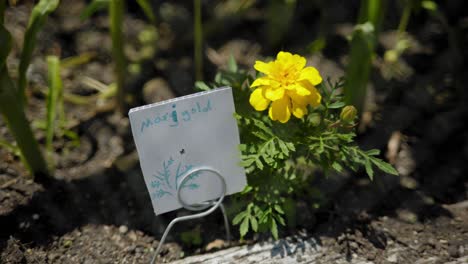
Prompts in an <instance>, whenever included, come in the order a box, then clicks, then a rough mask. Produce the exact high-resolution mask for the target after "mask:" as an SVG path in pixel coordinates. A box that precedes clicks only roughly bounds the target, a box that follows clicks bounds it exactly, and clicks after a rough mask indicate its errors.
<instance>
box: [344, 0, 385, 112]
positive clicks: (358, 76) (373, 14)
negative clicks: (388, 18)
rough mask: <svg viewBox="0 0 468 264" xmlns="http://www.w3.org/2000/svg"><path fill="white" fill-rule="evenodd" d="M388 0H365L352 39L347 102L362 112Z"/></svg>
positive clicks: (346, 92) (347, 79)
mask: <svg viewBox="0 0 468 264" xmlns="http://www.w3.org/2000/svg"><path fill="white" fill-rule="evenodd" d="M385 3H386V1H381V0H364V1H362V2H361V10H360V14H359V19H358V25H357V26H356V29H355V30H354V33H353V37H352V40H351V51H350V60H349V64H348V66H347V69H346V85H345V89H344V90H345V102H346V104H348V105H353V106H355V107H356V109H357V110H358V112H359V113H362V110H363V107H364V100H365V97H366V93H367V82H368V80H369V73H370V69H371V64H372V57H373V53H374V50H375V46H376V42H377V35H378V33H379V31H380V25H381V24H382V19H383V17H384V13H385V12H384V9H385Z"/></svg>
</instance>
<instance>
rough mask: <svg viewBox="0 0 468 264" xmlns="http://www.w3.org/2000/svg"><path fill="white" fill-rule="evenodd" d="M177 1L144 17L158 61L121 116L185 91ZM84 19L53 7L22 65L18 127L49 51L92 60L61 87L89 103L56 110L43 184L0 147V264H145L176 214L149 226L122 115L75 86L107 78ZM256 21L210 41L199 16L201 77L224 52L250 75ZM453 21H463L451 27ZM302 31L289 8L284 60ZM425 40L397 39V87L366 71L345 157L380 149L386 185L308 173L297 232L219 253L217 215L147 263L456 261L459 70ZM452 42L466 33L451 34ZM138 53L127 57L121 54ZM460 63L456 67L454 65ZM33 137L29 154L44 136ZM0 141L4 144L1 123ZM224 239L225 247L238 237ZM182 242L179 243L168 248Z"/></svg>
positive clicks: (92, 26)
mask: <svg viewBox="0 0 468 264" xmlns="http://www.w3.org/2000/svg"><path fill="white" fill-rule="evenodd" d="M180 2H181V1H175V2H173V1H171V2H169V1H167V2H164V3H163V5H161V8H159V9H158V10H159V13H158V15H159V16H158V17H161V21H160V22H159V24H158V28H159V30H160V32H159V39H158V42H157V43H158V53H157V55H156V58H155V60H154V61H151V62H146V64H145V65H143V66H142V69H143V70H142V71H141V72H140V74H139V75H138V76H136V77H134V78H132V79H131V82H132V85H131V87H133V88H132V89H133V90H134V91H135V94H137V92H136V91H139V90H140V87H143V85H144V84H145V83H150V84H151V85H149V84H148V85H146V88H145V91H144V94H143V95H142V96H138V95H137V96H135V98H134V100H135V101H134V102H135V103H136V104H144V103H150V102H153V101H155V100H161V99H167V98H170V97H173V96H178V95H184V94H187V93H190V92H192V91H193V89H192V88H191V87H193V83H194V80H193V78H192V77H191V76H192V72H193V65H192V60H191V58H192V53H191V52H190V50H191V47H192V46H191V45H192V42H191V36H186V35H185V34H184V27H185V26H184V25H186V24H187V23H189V24H190V22H191V21H192V18H191V13H190V6H188V4H187V3H180ZM208 2H210V3H211V1H208ZM338 2H339V1H338ZM84 5H85V2H84V1H72V2H70V3H66V4H63V5H61V6H60V7H59V9H58V10H57V12H56V13H54V14H53V15H52V17H51V18H50V19H49V20H48V22H47V24H46V26H45V29H44V30H43V31H42V33H41V35H40V41H38V47H37V48H36V52H35V58H36V59H35V60H33V63H32V65H31V67H30V72H29V79H30V82H31V89H30V91H29V92H30V96H29V97H30V100H29V104H28V107H27V108H26V109H27V115H28V118H29V120H32V121H37V120H43V119H44V116H45V109H44V106H45V103H44V102H45V96H44V89H45V86H46V84H45V79H44V76H45V74H46V69H45V64H44V60H45V55H46V54H49V53H50V52H51V51H53V50H57V49H59V50H60V52H61V54H62V57H69V56H76V55H78V54H83V53H85V52H88V53H92V54H95V55H93V58H92V59H91V61H90V62H89V63H86V64H81V65H78V66H76V67H75V68H73V69H67V71H66V72H65V73H63V74H64V75H65V76H64V87H65V89H66V91H67V93H71V94H75V95H80V96H85V98H86V100H88V101H89V102H88V103H84V104H73V103H70V102H67V103H66V105H65V110H66V111H65V112H66V113H67V119H68V120H69V122H68V125H69V129H70V130H71V131H73V132H74V133H76V134H77V135H78V136H79V145H78V147H73V146H71V145H70V144H72V143H73V142H72V140H70V139H65V138H61V139H57V140H56V141H55V143H54V149H55V150H56V154H55V155H56V156H55V160H56V173H55V178H54V179H53V180H51V181H49V182H44V183H36V182H34V181H32V180H30V179H28V178H27V175H28V173H27V171H26V170H25V168H24V167H23V166H22V165H21V163H20V160H19V158H18V157H16V156H14V155H13V154H12V153H11V152H9V151H7V150H6V149H4V148H1V149H0V262H1V263H116V262H118V263H148V262H149V261H150V259H151V257H152V255H153V254H154V249H155V248H156V247H157V245H158V240H159V239H160V237H161V236H162V232H163V231H164V228H165V227H166V226H167V224H168V223H169V221H170V220H171V219H173V218H174V217H176V216H181V215H185V214H188V213H189V212H185V211H183V210H179V211H176V212H171V213H167V214H164V215H162V216H158V217H156V216H155V215H154V213H153V211H152V210H153V209H152V206H151V203H150V198H149V195H148V193H147V189H146V186H145V185H144V182H143V177H142V174H141V170H140V167H139V164H138V157H137V155H136V152H135V148H134V145H133V139H132V137H131V134H130V129H129V124H128V119H127V117H125V116H121V115H118V114H117V113H114V111H113V109H114V108H115V106H114V105H113V103H112V100H101V101H100V99H99V97H97V94H98V92H97V91H96V90H93V89H91V88H89V87H88V86H87V85H86V84H84V83H83V77H90V78H93V79H95V80H97V81H99V82H102V83H105V84H109V83H111V82H112V80H113V77H112V67H111V66H112V65H111V63H110V57H111V56H110V37H109V34H108V33H107V32H108V27H107V26H106V23H107V20H108V19H107V16H106V15H105V14H99V15H98V16H96V17H93V18H91V19H89V20H87V21H85V22H81V21H80V20H77V16H78V15H79V13H80V12H81V10H82V9H83V8H84ZM348 5H349V6H346V4H343V3H341V4H339V5H337V7H336V10H335V13H334V15H335V16H336V17H332V18H330V19H332V20H334V21H332V22H334V24H333V25H334V27H333V29H332V30H330V32H331V33H329V35H327V36H326V37H327V43H329V44H328V45H327V46H326V48H325V49H324V50H323V52H322V53H321V54H320V55H317V54H316V55H313V56H310V58H309V59H310V60H311V61H312V64H314V66H315V67H316V68H318V69H319V70H320V71H321V72H322V74H323V75H324V76H341V75H342V74H343V71H344V66H343V65H344V64H343V61H345V55H346V50H347V47H348V46H347V42H346V40H345V36H344V34H345V33H346V32H348V33H349V28H350V25H352V23H353V21H355V17H354V15H353V14H354V13H353V12H352V11H353V8H351V7H352V6H353V5H352V3H350V4H348ZM460 5H461V6H463V5H465V6H466V4H460ZM260 7H261V5H260ZM328 8H331V7H330V6H328ZM134 9H135V8H134V7H133V6H132V5H130V15H128V16H127V17H126V19H125V26H126V29H125V32H126V33H125V34H126V37H127V38H128V39H130V40H133V39H136V36H135V35H136V32H138V31H140V30H142V28H144V26H145V25H146V24H145V22H143V19H142V14H140V13H138V12H137V11H135V10H134ZM348 9H349V10H348ZM461 9H463V8H461ZM171 10H172V11H171ZM174 10H175V11H174ZM447 10H448V11H447ZM447 10H446V12H447V13H450V12H453V10H452V9H450V8H449V7H447ZM169 11H171V12H169ZM260 11H261V10H260ZM260 11H259V10H258V9H256V8H253V9H252V10H251V11H249V12H250V13H248V15H246V17H247V19H246V20H239V21H240V22H239V21H238V20H235V19H233V20H232V21H230V20H227V21H226V23H225V26H226V27H227V28H225V29H224V31H223V30H220V29H216V27H213V24H214V22H213V21H215V20H214V18H213V17H211V16H214V15H213V14H212V13H209V12H208V13H209V14H208V15H207V24H209V25H211V26H212V28H213V29H211V30H212V32H215V33H216V34H215V33H210V32H208V33H207V35H208V36H207V40H206V43H205V45H206V59H205V65H206V69H205V75H206V76H207V79H208V78H209V79H211V76H212V75H213V73H214V72H215V71H216V68H217V67H218V66H219V67H223V65H224V64H225V63H226V62H227V60H228V57H229V55H230V54H232V55H233V56H234V57H235V58H236V60H237V61H238V62H239V64H240V65H241V66H242V67H248V68H251V67H252V65H253V63H254V61H255V58H261V55H268V54H273V53H274V52H272V50H275V51H276V50H277V49H278V47H275V46H274V45H266V44H261V43H264V41H263V39H262V38H263V37H264V36H263V35H262V34H261V33H262V32H263V31H262V29H261V28H260V27H256V26H253V25H256V23H258V22H259V21H260V18H259V15H258V12H260ZM29 12H30V6H28V4H24V5H19V6H18V7H16V8H9V9H8V11H7V20H6V21H7V22H6V26H7V27H8V29H9V31H10V32H12V35H13V37H14V38H15V40H16V41H17V42H18V43H21V42H19V41H20V40H21V36H22V32H23V31H24V29H25V27H26V25H27V19H28V14H29ZM458 15H459V17H460V20H462V18H464V19H465V20H466V17H467V16H466V14H458ZM392 18H393V19H395V17H391V18H389V22H388V23H390V24H391V19H392ZM316 20H317V19H315V20H314V19H310V18H309V17H308V15H307V13H306V12H305V11H303V12H302V11H301V10H298V11H297V18H296V19H294V20H293V27H292V28H294V30H291V32H289V33H288V34H289V35H287V36H288V37H289V38H288V39H289V40H288V41H285V42H284V43H283V45H285V46H284V47H285V48H286V47H287V48H288V49H290V50H294V49H297V50H301V47H304V46H306V45H307V44H308V43H309V42H310V39H307V38H306V39H304V37H302V36H303V34H302V33H301V32H302V31H301V30H304V29H306V28H312V27H313V25H315V24H316V22H317V21H316ZM233 21H234V22H233ZM236 21H237V22H236ZM438 26H440V25H439V24H438V23H437V22H435V21H434V20H433V19H430V18H428V17H425V16H424V15H420V16H417V17H416V18H415V22H414V24H413V28H410V29H409V33H410V35H411V36H412V37H413V38H414V40H415V41H416V42H417V45H414V46H413V47H415V48H413V49H411V50H410V51H409V52H408V54H407V55H406V56H404V59H403V62H404V63H405V64H406V65H405V66H401V67H409V69H411V71H410V74H397V75H396V76H394V78H393V79H391V80H389V79H385V78H384V77H383V74H382V72H383V71H385V70H386V69H387V68H385V67H386V65H384V64H383V63H381V62H380V63H379V60H377V63H376V65H374V67H373V71H372V87H371V94H370V96H369V99H368V104H369V105H370V106H371V107H370V109H371V110H372V111H368V112H366V114H365V115H364V117H365V118H364V119H363V121H362V126H364V127H365V129H364V130H363V132H362V133H361V134H360V136H359V144H360V145H361V146H362V147H363V148H364V149H369V148H379V149H381V150H383V153H386V154H387V156H386V157H387V159H388V160H389V161H390V162H391V163H392V164H393V165H394V166H395V167H396V168H397V170H398V171H399V173H400V176H399V177H395V176H389V175H383V174H381V175H376V176H375V180H374V181H370V180H368V179H367V177H366V176H365V175H364V173H361V172H359V173H356V174H353V175H350V174H343V175H330V176H329V177H324V176H323V175H321V174H320V173H318V174H317V176H319V177H317V180H316V181H315V184H316V187H317V188H318V189H320V190H322V191H323V192H324V193H323V196H322V199H321V201H320V202H321V207H320V208H319V209H315V208H313V206H312V204H311V201H312V199H309V198H307V197H304V198H303V199H298V203H297V204H296V205H295V209H296V210H297V213H296V218H295V219H294V221H292V222H291V225H289V226H287V227H284V228H283V229H282V231H281V232H280V237H281V238H282V239H281V240H279V241H271V239H270V238H269V237H268V236H266V235H254V236H250V237H248V238H247V239H246V240H244V241H242V242H232V243H230V244H229V243H227V242H226V241H224V239H225V238H224V228H223V224H222V223H223V219H222V216H221V214H220V213H219V212H216V213H214V214H213V215H210V216H208V217H206V218H205V219H202V220H194V221H191V222H189V223H184V224H178V225H176V227H175V228H174V230H173V231H172V232H171V235H170V236H169V239H168V243H167V244H165V245H164V247H163V251H162V254H161V258H162V260H163V261H164V262H169V261H173V260H179V262H176V263H201V262H203V263H205V262H206V263H209V262H210V261H211V263H235V262H237V263H239V262H241V261H244V262H259V261H265V262H268V261H270V262H275V263H276V262H285V263H295V262H306V263H347V262H350V263H466V262H468V259H467V256H468V204H467V201H468V178H467V177H466V172H467V160H468V135H467V133H466V131H468V125H467V124H466V122H465V120H467V118H468V111H467V110H468V108H467V106H466V100H467V99H468V96H467V92H466V91H465V90H466V89H460V88H459V86H458V84H459V83H466V80H467V76H463V75H457V73H463V72H466V71H467V70H468V67H467V66H468V65H467V64H466V62H464V63H462V64H460V65H459V67H461V69H455V70H454V69H453V64H452V62H453V54H452V52H451V47H450V46H449V45H448V44H447V38H448V37H447V33H444V31H441V30H440V28H438ZM461 30H462V32H461V33H463V32H464V33H466V32H467V31H468V29H467V28H466V25H465V28H462V29H461ZM463 30H464V31H463ZM226 32H236V34H235V35H231V34H228V33H226ZM210 34H211V35H210ZM312 35H313V34H312ZM298 36H301V37H298ZM462 36H463V34H462ZM312 37H313V36H311V38H312ZM394 38H395V34H394V33H393V32H390V31H385V32H383V33H382V37H381V40H380V43H381V45H379V48H378V53H379V54H380V53H382V52H381V50H382V49H384V46H385V43H388V42H391V40H392V39H394ZM312 39H313V38H312ZM389 39H390V40H389ZM465 43H466V40H465ZM130 44H132V45H133V44H134V43H130ZM134 45H136V44H134ZM15 48H16V49H15V51H16V53H13V54H14V55H13V56H11V58H10V59H9V61H8V63H9V64H10V65H17V64H18V58H17V57H18V49H19V45H18V46H17V47H15ZM137 48H138V47H135V46H133V47H132V46H129V47H128V49H129V50H130V54H131V50H132V49H133V50H136V49H137ZM465 53H466V51H465ZM380 55H382V54H380ZM462 56H464V57H463V58H466V54H462ZM10 68H12V67H10ZM404 69H408V68H404ZM400 73H401V72H400ZM406 73H407V72H406ZM98 101H99V102H98ZM35 132H36V138H38V139H39V141H40V142H42V143H43V141H44V132H43V131H42V132H41V130H40V129H35ZM0 137H1V138H4V139H7V140H9V141H13V138H12V137H11V135H10V134H9V133H8V131H7V129H6V126H5V125H4V123H3V121H2V120H0ZM322 176H323V177H322ZM226 203H227V204H228V205H229V203H230V200H229V199H227V201H226ZM233 230H234V231H235V232H234V233H235V236H236V239H238V232H237V227H235V228H233ZM183 233H185V234H190V235H191V236H192V239H189V240H190V241H187V239H183V238H182V236H181V234H183ZM197 240H200V241H197ZM218 250H219V251H218ZM213 252H214V253H213ZM192 255H193V256H192ZM187 256H188V257H187ZM180 259H182V260H180ZM223 261H224V262H223Z"/></svg>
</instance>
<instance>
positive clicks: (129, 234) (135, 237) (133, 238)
mask: <svg viewBox="0 0 468 264" xmlns="http://www.w3.org/2000/svg"><path fill="white" fill-rule="evenodd" d="M128 238H130V240H132V241H136V240H137V235H136V234H135V232H130V233H128Z"/></svg>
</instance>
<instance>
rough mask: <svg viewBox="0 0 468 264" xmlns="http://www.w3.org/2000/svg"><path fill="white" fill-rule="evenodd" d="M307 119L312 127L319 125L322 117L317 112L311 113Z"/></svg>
mask: <svg viewBox="0 0 468 264" xmlns="http://www.w3.org/2000/svg"><path fill="white" fill-rule="evenodd" d="M307 119H308V121H309V122H310V124H312V126H314V127H316V126H319V125H320V123H321V122H322V117H321V116H320V114H319V113H311V114H310V115H309V117H308V118H307Z"/></svg>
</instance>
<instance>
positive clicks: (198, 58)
mask: <svg viewBox="0 0 468 264" xmlns="http://www.w3.org/2000/svg"><path fill="white" fill-rule="evenodd" d="M193 6H194V7H193V8H194V21H193V26H194V28H193V32H194V38H193V43H194V50H195V51H194V53H195V54H194V61H195V80H197V81H201V80H203V51H202V44H203V31H202V30H203V29H202V18H201V0H194V1H193Z"/></svg>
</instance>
